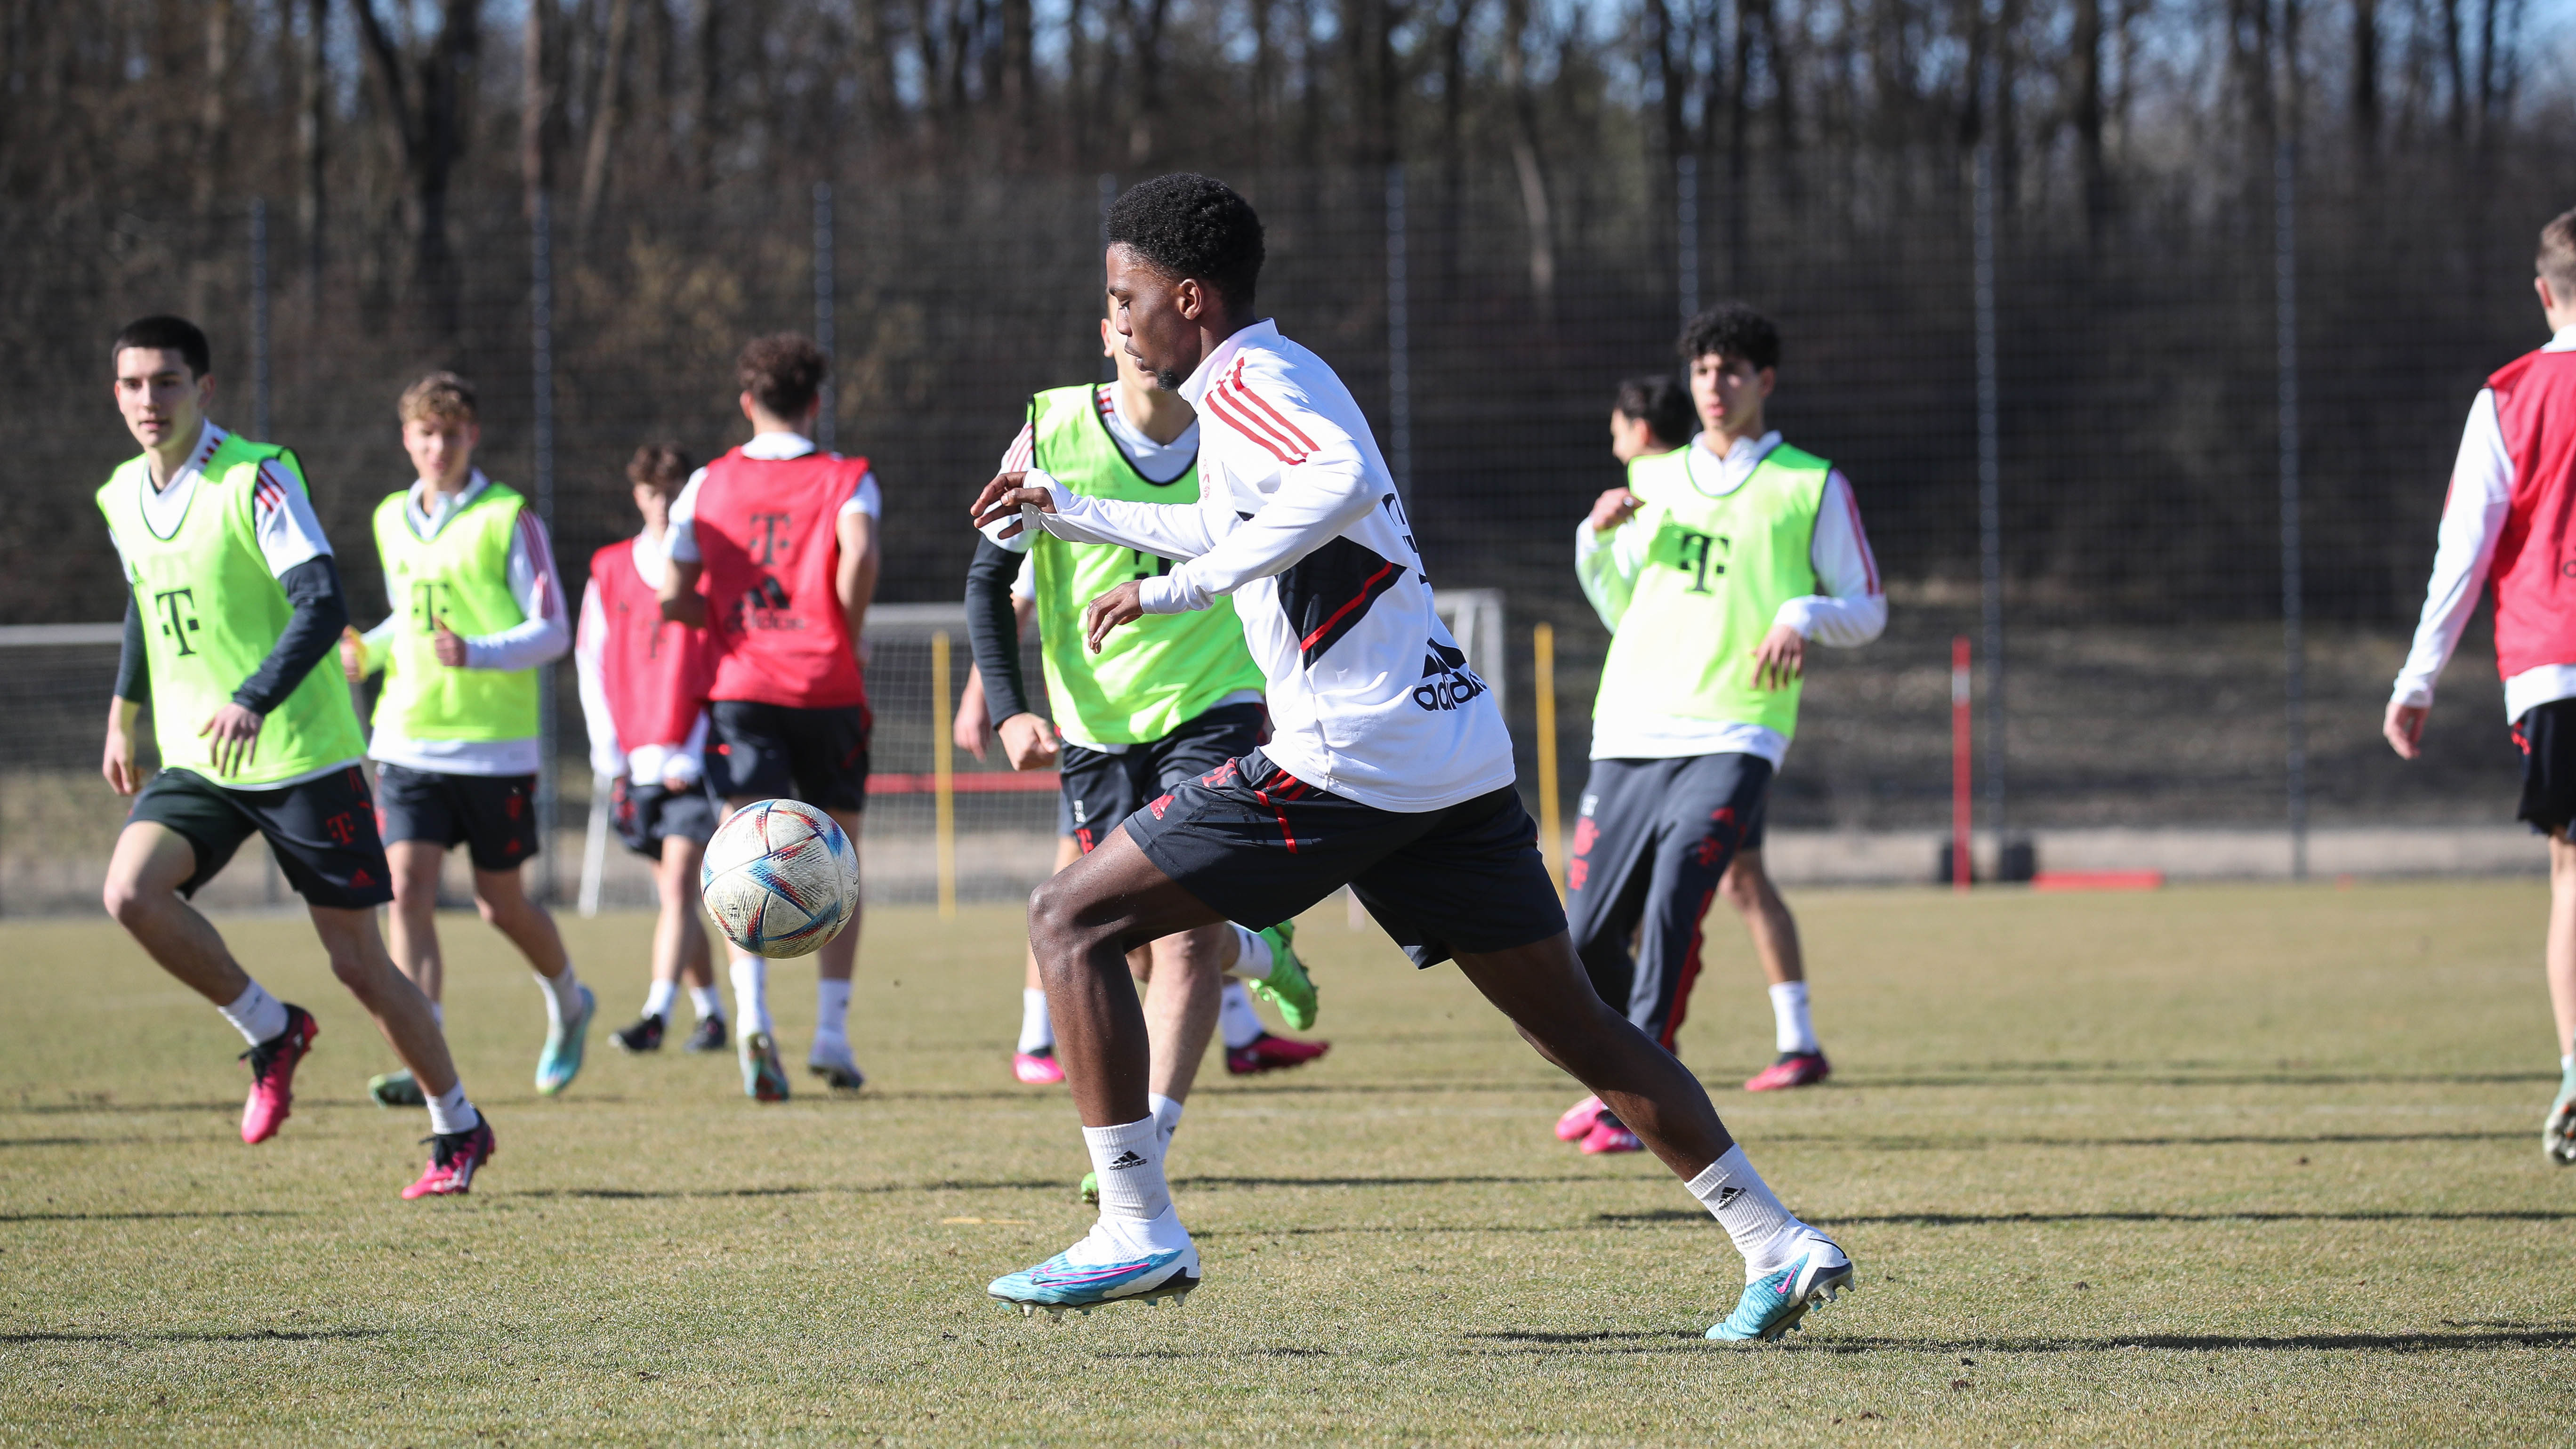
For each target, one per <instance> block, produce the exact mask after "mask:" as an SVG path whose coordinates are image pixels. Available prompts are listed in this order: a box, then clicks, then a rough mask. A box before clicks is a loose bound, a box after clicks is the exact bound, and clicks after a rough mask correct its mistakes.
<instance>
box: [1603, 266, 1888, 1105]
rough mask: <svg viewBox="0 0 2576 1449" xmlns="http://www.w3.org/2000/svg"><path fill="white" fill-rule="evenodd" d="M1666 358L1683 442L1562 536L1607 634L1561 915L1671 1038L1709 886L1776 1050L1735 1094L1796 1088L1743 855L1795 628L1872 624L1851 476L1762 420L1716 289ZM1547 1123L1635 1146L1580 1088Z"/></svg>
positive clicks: (1789, 1003) (1780, 921)
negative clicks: (1743, 926)
mask: <svg viewBox="0 0 2576 1449" xmlns="http://www.w3.org/2000/svg"><path fill="white" fill-rule="evenodd" d="M1681 351H1682V358H1683V361H1684V363H1685V364H1686V365H1687V366H1688V367H1689V369H1690V393H1691V401H1692V404H1693V406H1694V408H1695V409H1696V411H1697V412H1698V414H1699V422H1700V424H1701V431H1700V433H1699V436H1698V437H1696V438H1694V439H1692V440H1691V443H1690V445H1689V446H1688V447H1684V448H1679V449H1674V450H1671V451H1668V452H1661V453H1650V454H1646V455H1644V456H1640V457H1638V458H1635V459H1634V460H1631V461H1630V462H1629V463H1628V486H1627V487H1625V488H1613V489H1611V490H1610V491H1608V492H1606V493H1604V494H1602V495H1601V497H1600V500H1599V501H1598V502H1596V503H1595V504H1593V506H1592V515H1591V516H1590V517H1589V518H1587V519H1585V520H1584V521H1583V523H1582V525H1581V526H1580V527H1578V528H1577V529H1576V530H1575V535H1574V538H1575V543H1574V567H1575V574H1576V576H1577V577H1578V578H1579V579H1580V580H1581V582H1582V584H1583V595H1584V597H1585V598H1587V599H1589V600H1591V601H1592V607H1593V609H1594V610H1595V611H1596V612H1598V613H1599V614H1600V615H1601V622H1602V624H1603V625H1604V626H1605V627H1607V628H1608V629H1609V630H1610V633H1611V639H1610V654H1609V657H1608V658H1607V659H1606V660H1604V661H1603V663H1602V666H1601V688H1600V692H1599V694H1598V695H1597V696H1596V697H1595V699H1594V702H1593V708H1592V773H1591V777H1590V778H1589V779H1587V780H1586V781H1585V782H1584V786H1583V804H1582V810H1581V815H1580V818H1578V819H1577V821H1576V822H1575V827H1574V849H1573V851H1572V852H1571V855H1572V859H1570V860H1569V861H1568V862H1567V865H1566V873H1565V881H1566V896H1565V907H1566V916H1567V918H1568V920H1569V921H1570V922H1571V924H1572V929H1573V934H1574V947H1575V950H1576V951H1577V952H1578V953H1579V954H1580V955H1581V956H1582V957H1583V964H1584V969H1585V970H1586V971H1588V972H1589V973H1590V974H1591V977H1592V984H1593V986H1594V987H1595V988H1596V989H1598V990H1599V991H1600V993H1601V996H1602V999H1603V1000H1605V1001H1608V1002H1609V1003H1610V1004H1611V1005H1613V1006H1615V1007H1618V1008H1620V1009H1621V1010H1623V1011H1625V1012H1626V1013H1627V1014H1628V1019H1629V1020H1630V1021H1632V1022H1634V1023H1636V1026H1637V1029H1638V1030H1639V1031H1642V1032H1644V1033H1645V1034H1646V1035H1647V1036H1649V1037H1652V1038H1654V1040H1655V1041H1656V1043H1657V1044H1659V1045H1661V1046H1662V1047H1663V1048H1664V1049H1665V1050H1666V1051H1670V1050H1672V1049H1673V1036H1674V1033H1676V1032H1677V1031H1679V1030H1680V1029H1681V1024H1682V1019H1683V1016H1684V1014H1685V1012H1686V1011H1687V1010H1688V1008H1689V1005H1690V991H1691V986H1692V985H1693V983H1694V982H1696V981H1697V980H1698V978H1699V971H1700V959H1699V952H1700V921H1701V919H1702V918H1703V917H1705V916H1706V915H1707V914H1708V908H1709V906H1710V904H1711V903H1712V902H1713V901H1714V900H1715V899H1716V897H1717V896H1718V895H1719V894H1720V893H1721V892H1727V893H1728V894H1729V895H1730V899H1734V900H1737V901H1739V902H1740V904H1739V906H1738V909H1740V910H1743V911H1744V913H1745V916H1746V918H1747V924H1748V925H1750V926H1751V928H1752V931H1753V939H1754V944H1755V947H1756V949H1757V950H1758V951H1759V952H1760V953H1761V955H1762V958H1763V963H1762V964H1763V966H1764V968H1765V970H1766V971H1767V972H1768V973H1769V975H1770V977H1771V983H1772V984H1771V1005H1772V1011H1773V1015H1774V1018H1775V1021H1774V1024H1775V1026H1776V1027H1777V1038H1776V1040H1777V1044H1778V1048H1779V1052H1780V1055H1779V1059H1778V1060H1777V1061H1775V1062H1773V1063H1772V1065H1771V1066H1770V1067H1768V1068H1766V1069H1765V1070H1764V1071H1762V1072H1761V1073H1760V1074H1759V1075H1757V1076H1755V1077H1754V1078H1753V1079H1752V1080H1750V1081H1748V1082H1746V1083H1745V1084H1744V1085H1745V1088H1746V1089H1747V1090H1749V1091H1756V1092H1761V1091H1770V1090H1774V1089H1777V1088H1783V1087H1802V1086H1806V1085H1808V1084H1809V1083H1813V1082H1821V1081H1823V1080H1824V1079H1825V1075H1826V1073H1827V1072H1828V1071H1829V1070H1831V1069H1830V1067H1828V1065H1827V1064H1826V1061H1825V1054H1824V1049H1823V1048H1822V1047H1821V1046H1820V1045H1818V1043H1817V1041H1816V1033H1815V1028H1814V1026H1813V1025H1812V1024H1811V1023H1810V1021H1809V1020H1808V1014H1807V983H1806V980H1805V974H1806V973H1805V970H1804V967H1803V963H1802V962H1801V961H1800V960H1799V956H1798V947H1797V940H1798V937H1797V923H1796V921H1795V920H1794V919H1793V918H1792V917H1791V916H1790V915H1789V910H1788V907H1787V906H1786V905H1785V904H1782V903H1781V901H1780V898H1779V895H1778V893H1777V892H1775V891H1773V890H1772V889H1771V883H1770V879H1769V877H1768V876H1766V875H1765V874H1763V872H1762V868H1761V865H1760V861H1759V856H1758V855H1757V854H1755V852H1758V850H1759V849H1760V846H1761V841H1762V820H1763V814H1764V805H1765V802H1766V801H1767V800H1768V798H1769V796H1770V790H1771V777H1772V775H1773V774H1774V773H1775V772H1777V771H1778V770H1779V768H1780V762H1781V760H1782V758H1783V757H1785V756H1786V755H1787V754H1788V752H1789V737H1790V736H1791V735H1792V734H1793V733H1795V731H1796V729H1797V723H1798V695H1799V690H1800V681H1801V677H1802V676H1803V674H1804V673H1805V667H1806V647H1807V644H1808V642H1809V641H1810V640H1818V641H1821V642H1823V643H1826V644H1832V645H1838V646H1842V647H1846V648H1848V647H1851V646H1854V645H1860V644H1866V643H1868V642H1869V641H1870V640H1872V639H1875V638H1877V637H1878V636H1879V634H1880V632H1881V631H1882V630H1884V629H1885V628H1886V627H1887V596H1886V594H1885V592H1884V591H1883V590H1881V589H1880V587H1879V582H1878V565H1877V563H1876V561H1875V560H1874V559H1872V558H1871V556H1870V552H1869V539H1868V538H1867V536H1865V535H1864V534H1863V533H1862V531H1861V523H1860V508H1859V505H1858V504H1857V503H1855V502H1854V501H1853V497H1852V490H1851V484H1850V482H1849V481H1848V480H1847V479H1845V478H1844V477H1843V475H1842V473H1841V472H1840V471H1839V470H1838V469H1836V468H1835V467H1834V466H1833V465H1832V464H1830V463H1828V462H1826V461H1825V460H1824V459H1822V458H1818V457H1816V456H1815V455H1813V454H1811V453H1804V452H1801V451H1799V450H1798V449H1796V448H1793V447H1790V446H1789V445H1788V444H1786V443H1783V442H1781V441H1780V435H1779V433H1777V432H1775V431H1771V430H1769V429H1767V428H1766V427H1765V426H1764V424H1763V401H1764V399H1766V398H1768V397H1769V396H1770V395H1771V389H1772V386H1773V384H1774V383H1775V382H1776V381H1777V380H1778V375H1779V374H1778V371H1777V369H1778V367H1779V364H1780V334H1779V333H1778V331H1777V330H1775V329H1774V328H1773V327H1772V325H1771V323H1770V321H1769V319H1767V318H1765V317H1763V316H1762V315H1761V314H1760V313H1758V312H1756V311H1754V310H1753V309H1752V308H1750V307H1747V306H1745V305H1744V304H1743V303H1741V302H1727V303H1723V304H1721V305H1719V306H1717V307H1714V308H1712V309H1710V310H1708V311H1706V312H1703V313H1701V314H1700V315H1699V316H1697V317H1694V318H1692V319H1691V321H1690V324H1689V325H1688V326H1687V327H1685V328H1684V329H1683V331H1682V337H1681ZM1613 426H1614V431H1615V427H1616V424H1615V422H1614V425H1613ZM1739 852H1742V854H1739ZM1748 862H1750V869H1749V870H1746V871H1745V873H1744V874H1741V875H1739V874H1737V872H1738V871H1739V870H1744V868H1745V867H1746V865H1747V863H1748ZM1730 880H1731V881H1732V882H1733V889H1732V891H1731V892H1728V891H1727V887H1728V883H1729V882H1730ZM1632 936H1633V937H1634V938H1635V941H1636V948H1635V950H1634V952H1633V953H1632V952H1631V950H1630V948H1629V941H1630V938H1631V937H1632ZM1556 1135H1557V1136H1558V1137H1560V1138H1562V1139H1564V1140H1566V1141H1569V1142H1579V1143H1581V1145H1582V1147H1583V1150H1584V1151H1585V1152H1588V1153H1598V1152H1635V1151H1637V1150H1639V1148H1640V1147H1641V1146H1642V1145H1643V1144H1641V1143H1640V1142H1639V1141H1638V1139H1637V1134H1636V1133H1634V1132H1632V1131H1630V1130H1629V1128H1628V1126H1627V1124H1626V1123H1624V1122H1623V1121H1621V1120H1620V1119H1619V1117H1618V1115H1617V1114H1616V1113H1614V1112H1611V1111H1608V1110H1606V1109H1604V1108H1603V1106H1602V1105H1601V1102H1600V1100H1599V1099H1598V1098H1596V1097H1586V1098H1584V1099H1583V1100H1582V1101H1581V1102H1578V1103H1576V1104H1575V1105H1574V1107H1573V1108H1572V1110H1570V1111H1568V1112H1566V1113H1565V1115H1564V1116H1562V1117H1560V1118H1558V1119H1557V1124H1556Z"/></svg>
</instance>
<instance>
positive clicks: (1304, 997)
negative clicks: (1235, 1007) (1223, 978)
mask: <svg viewBox="0 0 2576 1449" xmlns="http://www.w3.org/2000/svg"><path fill="white" fill-rule="evenodd" d="M1261 939H1263V940H1264V941H1267V942H1269V943H1270V975H1269V976H1268V977H1266V978H1264V979H1262V980H1259V981H1246V982H1244V983H1243V984H1244V985H1245V986H1246V987H1248V988H1249V989H1250V990H1251V992H1252V994H1253V995H1255V996H1258V997H1260V998H1261V999H1262V1000H1264V1001H1267V1002H1269V1003H1270V1004H1271V1005H1273V1006H1275V1007H1278V1008H1279V1015H1280V1017H1281V1019H1283V1020H1285V1021H1286V1022H1287V1023H1288V1029H1289V1030H1290V1031H1306V1030H1308V1029H1310V1028H1312V1027H1313V1026H1314V1024H1315V1011H1316V1005H1315V982H1314V980H1313V978H1311V977H1309V976H1308V975H1307V974H1306V965H1305V963H1304V962H1302V961H1299V960H1298V959H1297V946H1296V942H1297V923H1296V922H1295V921H1281V922H1280V923H1279V924H1278V925H1275V926H1271V927H1269V928H1267V929H1265V930H1264V931H1262V932H1261Z"/></svg>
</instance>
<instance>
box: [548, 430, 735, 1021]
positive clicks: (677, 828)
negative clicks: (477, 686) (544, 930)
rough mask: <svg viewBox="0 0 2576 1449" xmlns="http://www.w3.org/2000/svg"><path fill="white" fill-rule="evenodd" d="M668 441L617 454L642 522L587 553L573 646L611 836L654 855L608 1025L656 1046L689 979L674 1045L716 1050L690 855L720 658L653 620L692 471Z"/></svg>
mask: <svg viewBox="0 0 2576 1449" xmlns="http://www.w3.org/2000/svg"><path fill="white" fill-rule="evenodd" d="M689 471H690V470H689V460H688V457H687V455H685V454H683V453H682V452H681V451H680V449H679V447H678V445H677V444H673V443H647V444H645V445H644V446H642V447H640V448H637V449H636V450H635V456H634V457H633V458H632V459H630V460H629V461H628V462H627V464H626V479H627V482H628V483H629V484H631V485H632V486H633V489H634V496H635V511H636V512H637V513H639V514H641V515H643V519H644V529H643V531H642V532H641V533H638V534H636V535H635V536H634V537H633V538H631V539H625V540H622V541H620V542H617V543H612V544H609V545H607V546H605V547H603V548H601V549H600V550H599V551H598V552H597V553H595V554H592V555H591V559H590V586H589V587H588V588H586V589H584V590H583V591H582V596H581V622H580V623H579V624H578V625H576V626H575V627H574V630H573V646H572V657H573V663H574V666H575V667H576V669H578V671H579V672H580V676H581V711H582V716H583V718H584V719H586V720H587V721H588V722H589V724H590V762H591V769H592V772H593V773H594V774H598V775H604V776H606V777H608V778H609V779H611V780H613V781H615V782H616V784H615V785H614V786H613V787H612V789H613V790H614V792H615V793H614V795H613V796H612V798H613V799H614V801H615V802H616V820H617V838H618V839H619V840H621V841H623V842H625V844H626V848H627V849H629V850H631V851H634V852H635V853H636V854H637V855H640V856H642V857H644V858H645V859H646V860H649V861H651V862H653V887H654V892H655V894H656V895H657V896H658V897H659V898H660V900H661V906H662V914H661V919H660V920H659V921H658V922H656V923H655V925H654V927H653V984H652V987H651V989H650V990H649V991H648V992H647V993H646V994H645V997H644V1014H643V1015H642V1016H641V1017H639V1018H637V1020H636V1022H635V1024H634V1025H632V1026H629V1027H626V1028H623V1029H622V1030H618V1031H614V1032H611V1033H609V1040H611V1041H613V1042H615V1043H617V1044H618V1046H620V1047H622V1048H624V1049H625V1050H627V1051H630V1052H651V1051H660V1050H661V1049H662V1035H663V1033H664V1032H665V1031H666V1030H668V1029H669V1026H670V1020H671V1012H672V1008H673V1007H674V1006H675V1005H677V1004H678V1002H679V998H680V985H681V983H682V982H684V981H685V982H686V983H687V984H688V987H689V1000H690V1003H691V1004H692V1005H693V1006H695V1007H696V1008H697V1014H698V1024H697V1028H696V1029H695V1030H694V1031H692V1032H690V1033H689V1038H688V1040H687V1041H686V1042H684V1043H683V1044H682V1049H683V1050H686V1051H693V1052H712V1051H722V1050H724V1048H725V1046H726V1045H727V1043H728V1041H729V1040H730V1039H729V1038H728V1037H727V1036H726V1034H725V1018H724V1005H723V1000H722V998H721V997H719V996H718V995H717V994H716V977H715V966H714V964H713V959H712V956H711V953H709V951H708V950H707V931H706V927H705V926H704V925H703V924H701V923H700V921H699V920H698V863H699V862H700V861H701V860H703V859H704V858H705V856H706V851H707V840H708V839H709V838H710V837H711V836H713V835H714V834H715V830H716V807H715V802H714V801H713V800H711V799H709V798H708V796H707V792H706V770H705V754H706V745H707V703H706V701H707V685H708V682H709V681H710V680H711V679H712V678H713V676H714V673H715V669H714V665H715V658H714V655H713V654H712V652H710V650H709V649H708V647H707V633H706V631H705V630H704V629H692V628H690V627H689V626H688V625H686V624H674V623H672V622H670V621H669V620H667V619H664V618H663V617H662V603H661V595H662V571H663V569H664V567H665V563H664V559H663V553H662V550H663V546H664V541H665V539H666V537H667V535H668V530H669V527H670V521H671V501H672V499H674V498H676V497H677V496H678V495H679V492H680V489H681V487H682V485H683V484H685V483H686V482H687V481H688V477H689Z"/></svg>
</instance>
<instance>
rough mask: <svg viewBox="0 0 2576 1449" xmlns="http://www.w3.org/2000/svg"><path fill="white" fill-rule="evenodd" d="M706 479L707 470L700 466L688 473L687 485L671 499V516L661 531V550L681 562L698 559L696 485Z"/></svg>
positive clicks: (691, 561) (694, 561) (692, 561)
mask: <svg viewBox="0 0 2576 1449" xmlns="http://www.w3.org/2000/svg"><path fill="white" fill-rule="evenodd" d="M706 481H707V470H706V469H704V468H700V469H699V470H698V471H696V472H695V473H692V474H690V475H689V481H688V485H687V486H686V487H683V488H682V489H681V490H680V496H679V497H677V498H674V499H672V500H671V516H670V519H669V520H668V522H667V523H666V525H665V527H664V529H663V533H662V552H663V554H664V555H665V556H666V557H670V558H675V559H678V560H679V561H680V562H682V563H696V562H697V561H698V485H699V484H702V483H704V482H706Z"/></svg>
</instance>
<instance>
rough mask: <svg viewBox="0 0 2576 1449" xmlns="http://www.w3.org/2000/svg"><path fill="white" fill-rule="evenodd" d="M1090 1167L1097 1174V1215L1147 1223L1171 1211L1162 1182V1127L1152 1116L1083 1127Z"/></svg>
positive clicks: (1169, 1194)
mask: <svg viewBox="0 0 2576 1449" xmlns="http://www.w3.org/2000/svg"><path fill="white" fill-rule="evenodd" d="M1082 1145H1083V1146H1085V1147H1088V1148H1090V1149H1091V1170H1092V1171H1094V1172H1096V1173H1098V1174H1100V1215H1101V1216H1102V1217H1104V1218H1129V1219H1132V1220H1134V1221H1138V1222H1149V1221H1151V1220H1153V1219H1155V1218H1159V1217H1161V1216H1162V1215H1163V1214H1165V1213H1167V1212H1170V1211H1171V1210H1172V1189H1171V1185H1170V1184H1169V1183H1166V1182H1165V1181H1163V1128H1162V1124H1161V1123H1159V1122H1156V1121H1155V1120H1154V1119H1153V1118H1152V1117H1150V1116H1148V1117H1140V1118H1138V1119H1136V1120H1135V1121H1133V1122H1129V1123H1127V1124H1126V1125H1124V1126H1120V1127H1085V1128H1083V1129H1082Z"/></svg>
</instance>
